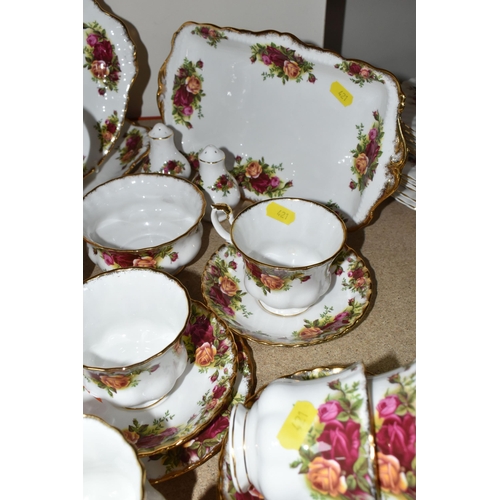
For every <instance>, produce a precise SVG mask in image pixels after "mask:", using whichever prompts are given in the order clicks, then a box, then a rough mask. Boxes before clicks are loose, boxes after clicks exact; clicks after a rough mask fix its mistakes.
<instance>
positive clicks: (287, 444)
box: [276, 401, 318, 450]
mask: <svg viewBox="0 0 500 500" xmlns="http://www.w3.org/2000/svg"><path fill="white" fill-rule="evenodd" d="M317 413H318V410H317V409H316V408H315V407H314V406H313V405H312V403H310V402H309V401H297V402H296V403H295V405H294V406H293V408H292V411H291V412H290V413H289V415H288V417H286V420H285V423H284V424H283V426H282V427H281V429H280V431H279V432H278V435H277V436H276V437H277V438H278V441H279V442H280V444H281V446H283V448H286V449H287V450H298V449H299V448H300V447H301V445H302V443H303V442H304V438H305V437H306V434H307V431H308V430H309V429H310V427H311V424H312V423H313V421H314V417H316V415H317Z"/></svg>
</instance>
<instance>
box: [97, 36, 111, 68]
mask: <svg viewBox="0 0 500 500" xmlns="http://www.w3.org/2000/svg"><path fill="white" fill-rule="evenodd" d="M94 59H97V60H99V61H104V62H105V63H107V64H108V65H109V64H111V61H112V60H113V47H112V46H111V43H110V42H109V41H108V40H103V41H102V42H98V43H96V44H95V45H94Z"/></svg>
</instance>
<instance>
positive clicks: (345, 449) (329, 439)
mask: <svg viewBox="0 0 500 500" xmlns="http://www.w3.org/2000/svg"><path fill="white" fill-rule="evenodd" d="M359 429H360V424H358V423H357V422H354V421H353V420H348V421H347V422H339V421H338V420H334V421H333V422H330V423H329V424H327V425H326V426H325V428H324V429H323V432H322V433H321V434H320V436H319V437H318V441H321V442H324V443H327V444H329V445H330V446H331V449H330V450H327V451H323V452H322V453H321V455H322V456H323V458H326V459H328V460H335V461H337V462H338V463H339V464H340V466H341V468H342V470H344V471H345V472H346V473H347V474H351V473H352V472H353V469H352V467H353V465H354V462H356V460H357V459H358V456H359V447H360V445H361V441H360V435H359Z"/></svg>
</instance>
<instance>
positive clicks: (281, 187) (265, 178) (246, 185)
mask: <svg viewBox="0 0 500 500" xmlns="http://www.w3.org/2000/svg"><path fill="white" fill-rule="evenodd" d="M235 161H236V165H235V166H234V168H233V170H232V171H231V174H232V175H234V177H235V179H236V181H237V182H238V184H239V185H240V186H241V187H242V188H243V189H246V190H247V191H250V192H251V193H254V194H256V195H258V196H266V197H268V198H279V197H281V196H283V195H284V194H285V192H286V191H287V190H288V189H289V188H291V187H292V186H293V181H291V180H290V181H284V180H282V179H280V177H279V176H278V175H276V173H277V172H279V171H281V170H283V166H282V164H281V163H280V164H279V165H269V164H268V163H266V161H265V159H264V158H263V157H262V158H261V159H260V160H254V159H253V158H252V157H248V158H247V160H246V161H243V159H242V157H241V156H236V158H235Z"/></svg>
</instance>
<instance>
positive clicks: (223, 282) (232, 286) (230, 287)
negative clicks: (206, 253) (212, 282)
mask: <svg viewBox="0 0 500 500" xmlns="http://www.w3.org/2000/svg"><path fill="white" fill-rule="evenodd" d="M219 284H220V289H221V291H222V292H224V293H225V294H226V295H229V297H233V296H234V295H236V292H237V291H238V285H237V284H236V283H235V282H234V281H233V280H232V279H231V278H228V277H227V276H222V277H221V278H219Z"/></svg>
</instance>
